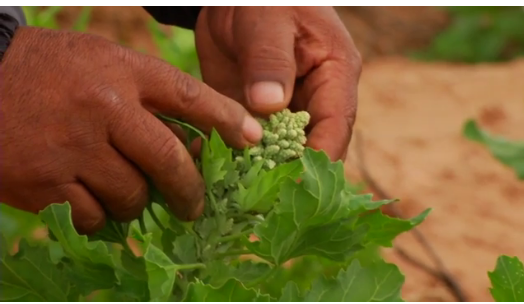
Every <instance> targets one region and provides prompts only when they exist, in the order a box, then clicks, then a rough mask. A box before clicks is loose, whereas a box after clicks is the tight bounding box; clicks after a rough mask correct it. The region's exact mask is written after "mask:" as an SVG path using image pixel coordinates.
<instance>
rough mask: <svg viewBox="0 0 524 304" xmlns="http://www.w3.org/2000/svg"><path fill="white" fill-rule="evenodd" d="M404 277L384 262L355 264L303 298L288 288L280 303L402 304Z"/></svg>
mask: <svg viewBox="0 0 524 304" xmlns="http://www.w3.org/2000/svg"><path fill="white" fill-rule="evenodd" d="M403 283H404V276H403V275H402V274H401V273H400V271H399V269H398V267H397V266H395V265H393V264H387V263H385V262H383V261H380V262H377V263H375V264H373V265H371V266H368V267H364V268H363V267H361V266H360V263H359V262H358V261H357V260H354V261H353V262H352V263H351V264H350V265H349V267H348V268H347V269H345V270H344V269H343V270H341V271H340V272H339V273H338V275H337V277H336V278H333V279H327V278H325V277H321V278H319V279H318V280H317V281H315V282H314V283H313V284H312V286H311V289H310V290H309V291H307V292H306V294H305V295H303V296H301V295H300V292H299V290H298V288H297V287H296V285H295V286H293V285H292V284H288V285H287V286H286V287H285V289H284V291H283V294H282V298H281V301H288V302H298V301H301V302H392V301H395V302H400V301H402V299H401V298H400V291H401V287H402V284H403Z"/></svg>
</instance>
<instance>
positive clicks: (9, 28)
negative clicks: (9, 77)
mask: <svg viewBox="0 0 524 304" xmlns="http://www.w3.org/2000/svg"><path fill="white" fill-rule="evenodd" d="M18 26H19V23H18V20H16V19H15V18H14V17H13V16H11V15H8V14H5V13H0V63H1V62H2V59H3V57H4V54H5V53H6V52H7V49H8V48H9V45H10V44H11V40H13V36H14V35H15V31H16V29H17V28H18Z"/></svg>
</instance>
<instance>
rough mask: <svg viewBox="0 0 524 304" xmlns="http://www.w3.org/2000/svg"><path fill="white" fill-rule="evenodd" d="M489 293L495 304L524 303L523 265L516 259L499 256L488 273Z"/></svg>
mask: <svg viewBox="0 0 524 304" xmlns="http://www.w3.org/2000/svg"><path fill="white" fill-rule="evenodd" d="M488 276H489V279H490V281H491V288H490V292H491V295H492V296H493V299H494V300H495V301H497V302H524V265H523V264H522V262H521V261H520V260H519V258H517V257H509V256H506V255H501V256H499V258H498V259H497V265H496V267H495V270H493V271H491V272H488Z"/></svg>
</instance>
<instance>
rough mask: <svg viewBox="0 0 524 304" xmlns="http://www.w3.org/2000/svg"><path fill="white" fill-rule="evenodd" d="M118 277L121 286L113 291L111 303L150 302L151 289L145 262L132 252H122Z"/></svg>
mask: <svg viewBox="0 0 524 304" xmlns="http://www.w3.org/2000/svg"><path fill="white" fill-rule="evenodd" d="M120 262H121V265H122V268H123V269H119V271H118V272H117V276H118V278H119V279H120V282H121V283H120V284H119V285H118V286H116V287H114V288H113V289H112V293H111V295H112V296H113V297H112V299H111V301H140V302H143V301H148V300H149V288H148V282H147V281H148V276H147V272H146V265H145V260H144V258H143V257H137V256H135V255H134V254H133V253H132V252H129V251H122V253H121V255H120Z"/></svg>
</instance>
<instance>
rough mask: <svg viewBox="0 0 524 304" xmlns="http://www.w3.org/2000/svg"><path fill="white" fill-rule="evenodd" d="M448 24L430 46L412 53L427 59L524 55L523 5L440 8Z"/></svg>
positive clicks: (494, 58) (466, 60) (479, 59)
mask: <svg viewBox="0 0 524 304" xmlns="http://www.w3.org/2000/svg"><path fill="white" fill-rule="evenodd" d="M444 9H446V10H447V12H448V13H449V14H450V17H451V23H450V25H449V27H448V28H447V29H446V30H444V31H443V32H441V33H440V34H439V35H438V36H437V37H436V38H435V39H434V40H433V41H432V43H431V45H430V46H429V47H428V48H427V49H425V50H423V51H419V52H415V53H413V54H412V55H413V56H414V57H415V58H418V59H422V60H431V61H436V60H438V61H450V62H463V63H478V62H497V61H506V60H511V59H514V58H516V57H520V56H523V55H524V8H523V7H520V6H516V7H499V6H456V7H447V8H444Z"/></svg>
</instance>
